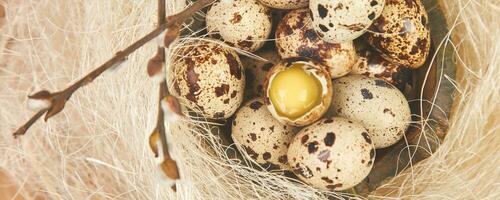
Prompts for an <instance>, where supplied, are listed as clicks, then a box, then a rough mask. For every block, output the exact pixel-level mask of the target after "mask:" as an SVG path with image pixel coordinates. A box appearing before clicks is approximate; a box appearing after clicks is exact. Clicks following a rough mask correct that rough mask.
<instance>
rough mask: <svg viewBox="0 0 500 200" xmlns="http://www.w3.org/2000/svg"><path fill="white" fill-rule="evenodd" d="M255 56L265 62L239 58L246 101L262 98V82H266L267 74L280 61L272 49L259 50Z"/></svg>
mask: <svg viewBox="0 0 500 200" xmlns="http://www.w3.org/2000/svg"><path fill="white" fill-rule="evenodd" d="M256 55H257V56H259V57H261V58H263V59H266V60H265V61H264V60H259V59H256V58H251V57H246V56H245V57H241V62H242V63H243V67H245V75H246V81H247V82H246V88H245V98H246V99H251V98H253V97H261V96H264V81H265V80H266V75H267V72H269V70H271V68H272V67H273V66H274V65H275V64H278V63H279V62H280V61H281V59H280V57H279V55H278V53H276V50H274V48H269V49H267V48H266V49H264V48H263V49H260V50H259V51H257V53H256Z"/></svg>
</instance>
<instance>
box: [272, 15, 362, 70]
mask: <svg viewBox="0 0 500 200" xmlns="http://www.w3.org/2000/svg"><path fill="white" fill-rule="evenodd" d="M311 23H312V21H311V15H310V13H309V10H308V9H299V10H293V11H291V12H289V13H288V14H287V15H285V17H283V19H281V21H280V22H279V24H278V27H277V29H276V47H277V49H278V53H279V54H280V56H281V57H282V58H283V59H290V58H308V59H311V60H314V61H317V62H319V63H321V64H323V65H325V66H326V67H327V71H328V72H329V73H330V76H331V77H332V78H337V77H341V76H344V75H346V74H347V73H349V72H350V71H351V66H352V65H354V63H356V61H357V56H356V51H355V48H354V44H353V42H352V41H346V42H343V43H329V42H326V41H323V40H322V39H321V38H320V37H319V36H318V34H316V31H314V29H313V28H312V24H311Z"/></svg>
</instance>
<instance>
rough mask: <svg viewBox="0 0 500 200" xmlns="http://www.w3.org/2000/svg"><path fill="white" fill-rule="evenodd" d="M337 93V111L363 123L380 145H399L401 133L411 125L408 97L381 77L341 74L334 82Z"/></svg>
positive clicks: (377, 144) (339, 114) (334, 100)
mask: <svg viewBox="0 0 500 200" xmlns="http://www.w3.org/2000/svg"><path fill="white" fill-rule="evenodd" d="M342 83H345V84H342ZM364 90H366V91H364ZM360 91H361V92H360ZM333 93H334V94H336V98H334V99H333V100H332V107H331V110H332V111H336V112H334V114H335V115H337V116H341V117H345V118H347V119H349V120H352V121H355V122H358V123H361V124H363V126H365V128H367V130H369V131H367V132H368V133H369V136H370V139H371V141H372V142H373V144H374V145H375V147H376V148H384V147H388V146H390V145H392V144H395V143H396V142H397V141H398V140H400V139H401V138H402V136H403V134H399V133H404V132H405V131H406V129H407V128H408V126H409V124H410V121H411V112H410V106H409V104H408V102H407V101H406V98H405V96H404V95H403V94H402V93H401V92H400V91H399V90H397V89H396V88H395V87H393V86H391V85H390V84H388V83H386V82H384V81H383V80H381V79H377V78H370V77H365V76H361V75H350V76H345V77H341V78H339V79H336V80H334V81H333ZM360 93H361V94H360ZM339 109H341V110H342V112H338V110H339ZM367 135H368V134H367Z"/></svg>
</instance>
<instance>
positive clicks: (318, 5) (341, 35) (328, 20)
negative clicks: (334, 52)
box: [309, 0, 385, 43]
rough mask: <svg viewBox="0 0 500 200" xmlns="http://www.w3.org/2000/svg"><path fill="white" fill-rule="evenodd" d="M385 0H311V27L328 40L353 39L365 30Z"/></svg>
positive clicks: (342, 40) (379, 11)
mask: <svg viewBox="0 0 500 200" xmlns="http://www.w3.org/2000/svg"><path fill="white" fill-rule="evenodd" d="M384 3H385V0H335V1H332V0H311V1H310V2H309V9H310V10H311V13H312V17H313V27H314V29H315V30H316V31H317V32H318V34H319V35H320V36H321V37H322V38H323V39H324V40H325V41H328V42H337V43H339V42H345V41H350V40H354V39H356V38H357V37H359V36H361V35H362V34H363V33H365V32H366V30H367V29H368V27H370V25H371V24H372V23H373V20H375V19H376V18H377V17H378V16H379V15H380V14H381V13H382V10H383V8H384Z"/></svg>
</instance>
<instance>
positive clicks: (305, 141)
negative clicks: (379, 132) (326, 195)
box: [287, 117, 375, 191]
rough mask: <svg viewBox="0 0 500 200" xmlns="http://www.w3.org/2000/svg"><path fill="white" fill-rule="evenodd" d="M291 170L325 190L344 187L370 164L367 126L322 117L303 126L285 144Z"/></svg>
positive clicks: (371, 155) (364, 173) (352, 183)
mask: <svg viewBox="0 0 500 200" xmlns="http://www.w3.org/2000/svg"><path fill="white" fill-rule="evenodd" d="M287 155H288V162H289V163H290V166H291V168H292V171H293V172H294V173H295V174H296V175H297V176H298V177H299V178H300V179H301V180H302V181H304V182H305V183H307V184H309V185H311V186H313V187H315V188H319V189H324V190H332V191H339V190H346V189H349V188H352V187H354V186H355V185H357V184H358V183H360V182H361V181H362V180H363V179H364V178H365V177H366V176H367V175H368V174H369V173H370V170H371V169H372V167H373V162H374V160H375V148H374V146H373V144H372V140H371V138H370V135H369V134H368V132H367V130H366V129H365V128H363V126H361V124H358V123H356V122H353V121H349V120H347V119H344V118H339V117H335V118H325V119H322V120H321V121H318V122H316V123H314V124H312V125H311V126H309V127H306V128H304V129H302V130H301V131H300V132H299V133H298V134H297V135H296V136H295V137H294V138H293V141H292V143H291V144H290V147H289V148H288V154H287Z"/></svg>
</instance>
